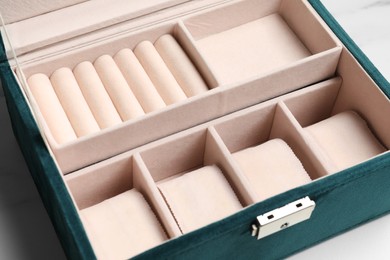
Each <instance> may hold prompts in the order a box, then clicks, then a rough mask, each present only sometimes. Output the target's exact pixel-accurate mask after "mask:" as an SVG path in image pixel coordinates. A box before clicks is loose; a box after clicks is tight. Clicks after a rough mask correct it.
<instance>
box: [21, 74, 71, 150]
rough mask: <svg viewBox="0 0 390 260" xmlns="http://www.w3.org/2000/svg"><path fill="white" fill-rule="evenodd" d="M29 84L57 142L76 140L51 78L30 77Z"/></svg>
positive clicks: (37, 75) (42, 76)
mask: <svg viewBox="0 0 390 260" xmlns="http://www.w3.org/2000/svg"><path fill="white" fill-rule="evenodd" d="M27 82H28V85H29V87H30V90H31V93H32V94H33V96H34V98H35V101H36V102H37V104H38V107H39V110H40V111H41V113H42V116H43V118H44V119H45V121H46V124H47V126H48V127H49V129H50V132H51V134H52V135H53V137H54V139H55V141H56V142H57V143H58V144H63V143H67V142H70V141H72V140H75V139H76V138H77V136H76V134H75V132H74V130H73V128H72V125H71V124H70V122H69V119H68V117H67V116H66V114H65V111H64V109H63V108H62V106H61V103H60V101H59V100H58V97H57V95H56V93H55V92H54V89H53V86H52V85H51V82H50V80H49V78H48V77H47V76H46V75H44V74H42V73H38V74H34V75H32V76H31V77H29V79H28V80H27Z"/></svg>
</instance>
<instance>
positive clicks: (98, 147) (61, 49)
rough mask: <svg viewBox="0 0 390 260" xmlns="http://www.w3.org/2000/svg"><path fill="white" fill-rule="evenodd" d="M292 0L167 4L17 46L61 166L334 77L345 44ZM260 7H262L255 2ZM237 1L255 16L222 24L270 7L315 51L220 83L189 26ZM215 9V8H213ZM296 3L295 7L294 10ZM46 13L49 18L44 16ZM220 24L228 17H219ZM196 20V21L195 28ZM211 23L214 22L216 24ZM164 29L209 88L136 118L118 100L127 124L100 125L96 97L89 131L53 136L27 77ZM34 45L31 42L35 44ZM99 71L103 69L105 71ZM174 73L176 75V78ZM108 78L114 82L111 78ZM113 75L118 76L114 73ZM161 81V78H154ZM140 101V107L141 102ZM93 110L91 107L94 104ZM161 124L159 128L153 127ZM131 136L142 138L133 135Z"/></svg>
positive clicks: (75, 165) (77, 165) (33, 105)
mask: <svg viewBox="0 0 390 260" xmlns="http://www.w3.org/2000/svg"><path fill="white" fill-rule="evenodd" d="M289 5H290V4H288V3H282V2H281V1H277V0H273V1H270V2H266V1H259V0H256V1H245V3H240V2H236V1H233V2H231V3H230V2H229V3H223V4H218V5H215V3H213V1H205V2H204V3H200V2H191V3H188V4H180V5H175V6H174V7H172V8H170V9H167V10H166V12H161V13H159V14H158V15H156V16H146V17H139V18H137V19H133V20H129V21H126V22H123V24H122V23H121V24H118V25H115V26H111V27H107V28H104V30H99V31H94V32H92V33H91V34H90V35H88V36H78V37H75V38H70V39H66V40H64V41H61V42H59V43H58V44H52V45H50V44H47V46H46V44H45V47H44V48H41V49H34V48H33V46H34V45H33V44H32V43H26V48H27V49H28V50H29V51H27V49H26V50H25V49H23V47H22V46H16V47H17V48H18V50H17V52H21V54H20V56H19V57H18V59H19V64H20V65H21V67H20V70H19V69H16V68H15V70H14V71H15V74H16V76H17V78H18V80H19V83H20V85H21V89H22V91H24V92H26V93H25V95H26V96H27V99H28V102H29V105H30V109H31V110H32V111H33V113H34V116H35V117H36V118H37V121H38V122H39V125H40V127H41V129H42V133H43V136H44V138H45V139H47V143H48V144H49V146H50V149H51V150H52V153H53V154H54V156H55V158H56V161H57V163H58V165H59V167H60V169H61V171H62V172H63V174H68V173H70V172H72V171H75V170H78V169H81V168H82V167H85V166H87V165H91V164H93V163H95V162H97V161H100V160H103V159H106V158H109V157H111V156H114V155H117V154H120V153H123V152H125V151H127V150H130V149H133V148H135V147H138V146H140V145H142V144H145V143H148V142H151V141H154V140H157V139H159V138H162V137H165V136H168V135H170V134H173V133H175V132H178V131H182V130H184V129H187V128H189V127H192V126H194V125H197V124H200V123H204V122H207V121H209V120H212V119H215V118H217V117H220V116H223V115H226V114H228V113H231V112H234V111H237V110H239V109H242V108H244V107H248V106H251V105H254V104H257V103H259V102H262V101H264V100H267V99H269V98H273V97H276V96H278V95H281V94H284V93H287V92H289V91H292V90H295V89H298V88H302V87H305V86H307V85H310V84H312V83H315V82H318V81H320V80H323V79H326V78H328V77H331V76H333V75H334V72H335V70H336V66H337V61H338V58H339V55H340V52H341V46H340V43H339V42H338V41H337V39H336V38H335V37H334V36H333V33H332V32H331V31H330V30H329V29H326V28H325V26H324V24H323V23H321V22H319V21H318V20H316V15H315V13H314V10H313V9H312V8H311V7H309V6H308V5H307V4H306V3H304V1H297V2H294V4H293V6H289ZM253 6H255V7H256V8H250V7H253ZM235 8H238V9H240V10H241V9H242V11H248V10H249V9H251V11H250V12H249V14H250V15H248V16H246V17H247V18H245V19H249V20H245V21H241V22H240V21H239V19H238V18H235V19H231V21H230V22H229V23H227V24H226V25H225V26H224V27H223V28H221V29H220V30H226V29H227V27H226V26H231V27H233V26H237V25H238V24H240V23H247V22H250V20H254V19H255V18H256V19H259V18H261V17H263V16H264V15H266V14H269V13H270V12H271V13H272V12H279V13H280V14H281V15H283V17H284V19H285V20H286V23H287V24H288V25H289V26H290V27H291V28H293V30H292V31H291V35H290V36H292V37H293V35H295V34H296V35H297V37H298V38H299V40H300V41H302V44H303V45H305V46H306V47H305V48H308V49H309V50H310V52H311V53H312V54H313V55H310V56H308V57H306V58H304V59H301V60H299V61H296V62H293V63H291V64H288V65H286V66H284V67H283V66H282V67H278V68H276V69H275V70H270V71H267V72H264V73H263V72H261V71H258V73H256V75H254V76H253V77H249V78H248V77H245V76H243V77H242V80H240V82H236V83H235V84H228V85H226V84H222V85H221V84H219V83H218V84H217V83H216V77H215V76H216V75H215V72H214V71H213V69H211V68H210V67H209V64H208V63H207V62H205V61H204V59H203V56H202V55H200V54H201V52H202V51H201V50H200V49H199V46H197V43H196V42H195V41H194V40H193V36H192V35H191V34H190V33H189V31H188V29H187V27H186V26H189V25H188V23H189V22H190V21H192V20H194V21H197V23H200V22H201V21H202V19H204V21H205V22H207V21H208V20H209V19H210V18H209V17H208V16H209V15H210V16H211V17H212V18H213V17H214V16H215V15H214V13H215V12H217V13H218V12H219V13H226V15H230V14H231V13H232V12H233V10H234V9H235ZM72 9H73V8H72ZM279 9H280V10H279ZM208 10H213V11H211V13H209V11H208ZM278 10H279V11H278ZM289 10H295V11H294V12H292V11H289ZM296 11H299V14H300V16H301V18H302V19H303V20H304V22H305V24H307V25H308V26H309V27H310V30H309V32H311V31H316V33H317V34H318V35H317V36H316V37H314V38H313V37H312V36H311V34H309V33H307V32H306V31H305V30H303V29H302V28H301V26H300V25H295V24H296V23H297V22H302V21H301V20H299V19H298V20H297V19H296V17H295V12H296ZM204 12H205V13H204ZM290 16H291V17H292V18H291V19H290V18H289V17H290ZM44 17H45V16H44ZM44 17H42V19H43V18H44ZM188 17H190V18H188ZM213 19H214V18H213ZM213 19H212V20H213ZM237 19H238V20H237ZM217 20H218V19H217ZM290 20H291V21H290ZM280 21H281V20H280ZM230 23H232V24H230ZM216 24H221V23H220V22H219V23H216ZM229 24H230V25H229ZM218 26H219V25H218ZM190 27H191V26H189V27H188V28H190ZM295 27H297V28H295ZM311 27H313V28H311ZM211 28H212V26H211V27H210V29H211ZM270 28H273V25H272V24H271V25H270ZM286 28H287V27H286ZM10 29H12V30H14V29H15V28H14V26H13V27H11V28H10ZM190 31H191V30H190ZM213 32H214V31H213ZM164 34H170V35H172V36H173V37H174V38H175V39H176V40H177V42H178V43H179V44H180V45H181V47H182V48H183V50H184V51H185V52H186V54H187V55H188V57H189V58H190V59H191V62H192V65H191V66H192V67H193V69H194V70H195V71H198V72H199V73H200V77H201V78H202V79H203V80H204V82H205V84H206V87H207V88H209V90H208V91H204V92H202V93H198V94H197V95H194V96H191V97H188V98H186V99H184V100H181V101H178V102H173V104H169V105H168V106H166V107H163V108H160V109H156V110H153V111H151V112H147V113H146V114H144V115H138V114H137V115H136V116H135V117H134V118H131V119H129V120H128V118H125V119H124V118H123V116H122V114H121V113H120V112H119V111H118V110H119V109H118V107H115V108H116V109H117V112H118V114H119V115H120V117H122V118H121V120H122V121H124V122H120V121H121V120H120V119H118V116H116V120H115V122H116V121H118V122H119V123H109V124H108V126H106V125H105V124H104V123H103V126H102V125H101V124H100V123H99V122H98V125H96V123H94V122H93V121H94V120H93V118H95V119H96V114H94V111H93V108H92V105H90V102H89V103H88V104H89V105H90V106H89V108H90V110H91V112H92V116H91V113H89V112H88V114H89V116H88V117H89V118H90V119H91V120H82V119H80V118H78V119H77V118H76V119H75V120H74V121H76V123H75V124H76V125H81V124H85V123H87V122H89V121H91V124H89V126H91V125H92V127H91V128H90V130H88V131H81V134H79V133H76V136H77V137H78V138H75V137H74V135H75V134H74V133H73V134H71V136H72V137H71V138H68V139H66V140H65V141H64V142H63V143H59V142H58V140H56V138H55V137H54V136H53V131H51V129H50V125H49V124H48V122H46V121H45V118H44V117H45V115H44V112H43V111H41V110H40V109H39V106H38V104H37V101H39V100H36V99H35V98H34V97H33V94H32V93H31V91H30V89H29V87H28V84H27V82H26V81H27V79H28V78H29V77H30V76H31V75H33V74H35V73H43V74H45V75H46V76H50V75H52V73H53V72H55V71H56V70H58V69H60V68H62V67H67V68H70V69H74V68H75V67H76V65H78V64H79V63H82V62H92V63H93V62H94V61H96V60H97V59H99V57H101V56H102V55H109V56H114V55H115V54H116V53H117V52H118V51H121V50H122V49H124V48H128V49H134V48H135V47H136V46H137V45H138V44H139V43H140V42H142V41H144V40H147V41H150V42H151V43H154V42H156V40H158V39H159V37H160V36H162V35H164ZM197 37H198V36H197ZM294 37H295V36H294ZM294 37H293V38H294ZM294 39H295V38H294ZM20 44H22V43H20ZM29 44H31V46H30V45H29ZM27 45H28V46H27ZM303 45H302V46H303ZM30 48H33V49H34V51H32V49H31V50H30ZM158 71H159V70H158ZM68 74H69V73H68ZM112 74H114V73H108V74H107V75H111V76H112ZM292 75H294V77H292ZM99 76H101V75H100V74H99ZM107 77H109V76H107ZM170 78H171V79H172V77H170ZM176 79H177V78H176ZM202 79H200V80H202ZM198 80H199V77H198ZM106 81H107V82H110V80H109V79H107V80H106ZM122 81H123V80H122ZM152 81H153V80H152ZM111 82H113V80H112V79H111ZM187 82H192V80H191V79H189V78H187ZM103 83H104V82H103ZM127 83H128V82H127ZM153 83H155V82H154V81H153ZM168 85H169V84H168ZM196 85H199V84H196ZM217 86H218V87H217ZM105 87H106V86H105ZM106 90H107V89H106ZM107 92H109V91H107ZM65 93H67V92H65ZM108 94H109V98H111V99H112V100H113V101H114V98H113V96H112V95H111V93H108ZM57 95H58V93H57ZM82 95H84V97H86V95H87V94H86V93H85V91H82ZM79 96H80V95H79ZM97 96H98V95H97V94H96V96H94V95H93V94H92V98H90V100H92V101H93V99H94V98H95V97H97ZM135 97H136V98H138V96H137V95H135ZM117 98H118V99H123V95H119V97H117ZM85 99H87V98H85ZM106 99H107V98H106ZM118 102H119V101H118ZM114 103H115V101H114ZM122 103H123V102H122ZM129 103H132V102H129ZM132 104H133V103H132ZM115 105H116V104H115ZM69 107H70V109H72V108H74V107H75V106H74V105H73V106H72V105H69ZM84 107H85V106H84ZM94 107H95V110H99V111H102V110H103V111H104V112H105V113H106V112H107V111H108V110H109V109H102V108H101V107H99V106H98V105H95V106H94ZM137 107H138V108H139V106H137ZM73 110H74V109H73ZM85 110H88V109H87V107H86V109H85ZM53 111H54V110H51V109H49V113H52V112H53ZM110 111H113V113H115V109H113V108H112V106H111V109H110ZM65 112H66V113H65V114H66V115H65V114H64V113H62V115H63V116H62V117H64V118H66V117H67V118H68V119H69V120H70V121H72V120H71V118H70V117H71V116H69V113H68V112H67V111H65ZM76 112H77V111H73V114H76V115H77V116H76V117H78V116H79V115H78V114H79V113H76ZM54 118H58V117H54ZM48 121H50V120H48ZM65 121H66V120H65ZM96 121H99V120H97V119H96ZM77 122H82V123H77ZM54 125H56V124H54ZM68 125H69V123H68ZM87 125H88V124H87ZM72 126H73V125H72ZM157 126H158V128H159V131H153V130H154V129H155V128H156V127H157ZM57 127H58V128H59V129H60V130H64V129H65V127H59V126H58V125H57ZM68 128H69V127H68ZM73 128H74V127H73ZM54 132H55V131H54ZM70 132H71V131H70ZM129 136H137V137H136V138H135V137H131V138H129Z"/></svg>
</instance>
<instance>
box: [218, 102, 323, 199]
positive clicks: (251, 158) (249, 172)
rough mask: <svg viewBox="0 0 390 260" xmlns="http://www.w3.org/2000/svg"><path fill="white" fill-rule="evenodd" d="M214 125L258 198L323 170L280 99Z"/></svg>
mask: <svg viewBox="0 0 390 260" xmlns="http://www.w3.org/2000/svg"><path fill="white" fill-rule="evenodd" d="M214 127H215V129H216V132H217V133H218V135H219V136H220V138H221V140H222V141H223V143H224V144H225V149H226V151H227V153H228V154H229V157H230V160H231V162H232V167H233V168H234V169H235V170H236V171H237V172H239V174H241V175H243V176H245V178H246V179H247V182H248V183H250V188H251V191H252V192H254V193H253V196H254V200H255V201H256V202H258V201H262V200H265V199H267V198H269V197H272V196H274V195H277V194H279V193H282V192H285V191H287V190H290V189H292V188H295V187H298V186H300V185H304V184H307V183H309V182H311V179H314V178H315V177H316V176H317V175H318V171H321V169H319V167H318V166H319V165H318V164H315V162H314V161H312V160H311V158H312V157H313V156H310V155H311V154H310V153H311V151H310V150H309V149H308V147H307V146H306V145H305V143H304V142H303V140H302V139H301V138H300V135H299V133H298V132H297V130H296V128H295V126H294V125H293V124H292V123H291V118H290V117H289V115H288V114H286V113H285V109H284V108H283V106H282V105H281V103H277V104H275V103H273V104H272V103H271V104H269V105H267V106H263V107H261V108H258V109H256V110H252V111H250V112H242V113H241V114H240V115H236V116H234V117H233V118H231V119H229V120H227V121H224V122H222V123H218V124H217V125H215V126H214Z"/></svg>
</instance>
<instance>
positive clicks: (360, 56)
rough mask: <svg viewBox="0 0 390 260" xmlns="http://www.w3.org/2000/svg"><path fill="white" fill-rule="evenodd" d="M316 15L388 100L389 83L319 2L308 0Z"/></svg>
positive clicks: (389, 96) (318, 0)
mask: <svg viewBox="0 0 390 260" xmlns="http://www.w3.org/2000/svg"><path fill="white" fill-rule="evenodd" d="M308 1H309V3H310V4H311V5H312V6H313V8H314V9H315V10H316V11H317V13H318V14H319V15H320V16H321V17H322V19H323V20H324V21H325V22H326V24H327V25H328V26H329V27H330V29H332V31H333V32H334V33H335V34H336V35H337V37H338V38H339V39H340V41H341V42H342V43H343V44H344V45H345V47H347V49H348V50H349V51H350V52H351V53H352V55H353V56H354V57H355V58H356V60H357V61H359V63H360V64H361V65H362V67H363V68H364V70H365V71H366V72H367V73H368V75H370V77H371V78H372V79H373V80H374V81H375V83H376V84H377V85H378V86H379V87H380V88H381V89H382V91H383V92H384V93H385V94H386V96H387V97H388V98H390V83H389V82H388V81H387V80H386V78H385V77H384V76H383V75H382V74H381V73H380V72H379V70H378V69H377V68H376V67H375V65H374V64H373V63H372V62H371V61H370V60H369V59H368V58H367V56H366V55H365V54H364V53H363V52H362V50H361V49H360V48H359V47H358V45H357V44H356V43H355V42H354V41H353V40H352V39H351V37H349V35H348V34H347V33H346V32H345V31H344V29H343V28H342V27H341V26H340V24H339V23H338V22H337V21H336V20H335V19H334V17H333V16H332V15H331V14H330V13H329V11H328V10H327V9H326V8H325V6H324V5H323V4H322V3H321V1H320V0H308Z"/></svg>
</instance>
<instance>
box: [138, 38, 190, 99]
mask: <svg viewBox="0 0 390 260" xmlns="http://www.w3.org/2000/svg"><path fill="white" fill-rule="evenodd" d="M134 54H135V55H136V56H137V58H138V60H139V61H140V63H141V64H142V66H143V67H144V69H145V71H146V73H147V74H148V75H149V78H150V79H151V80H152V82H153V84H154V86H155V87H156V88H157V91H158V92H159V93H160V95H161V97H162V98H163V100H164V102H165V103H166V104H167V105H170V104H173V103H176V102H179V101H182V100H185V99H186V98H187V96H186V94H185V93H184V92H183V90H182V89H181V87H180V86H179V84H178V83H177V81H176V79H175V77H174V76H173V75H172V73H171V72H170V71H169V69H168V67H167V65H166V64H165V63H164V61H163V59H162V58H161V56H160V55H159V54H158V52H157V50H156V48H154V46H153V44H152V43H151V42H149V41H143V42H140V43H139V44H138V45H137V47H136V48H135V49H134Z"/></svg>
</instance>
